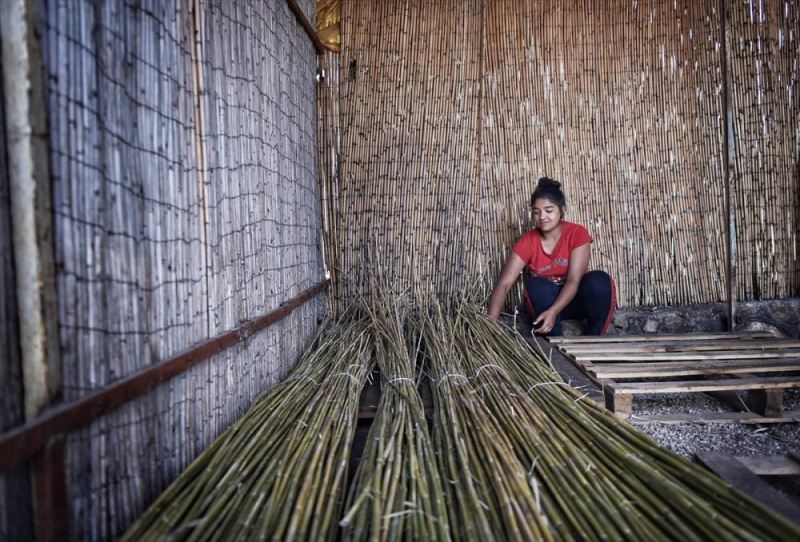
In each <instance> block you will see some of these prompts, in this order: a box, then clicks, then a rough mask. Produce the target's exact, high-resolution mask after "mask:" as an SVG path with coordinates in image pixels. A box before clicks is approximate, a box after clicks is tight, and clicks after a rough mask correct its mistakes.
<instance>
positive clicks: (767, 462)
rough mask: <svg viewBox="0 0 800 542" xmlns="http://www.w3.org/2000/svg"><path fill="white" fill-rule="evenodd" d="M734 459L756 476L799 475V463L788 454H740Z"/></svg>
mask: <svg viewBox="0 0 800 542" xmlns="http://www.w3.org/2000/svg"><path fill="white" fill-rule="evenodd" d="M798 414H800V413H798ZM736 460H737V461H738V462H739V463H741V464H742V465H744V466H745V467H747V469H748V470H749V471H750V472H752V473H753V474H756V475H758V476H798V475H800V463H798V462H797V461H795V460H794V459H792V458H791V457H789V456H788V455H742V456H736Z"/></svg>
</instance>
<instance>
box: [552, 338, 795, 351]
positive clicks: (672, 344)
mask: <svg viewBox="0 0 800 542" xmlns="http://www.w3.org/2000/svg"><path fill="white" fill-rule="evenodd" d="M560 348H561V349H562V350H563V351H566V352H569V353H570V354H585V353H590V352H604V353H609V354H611V353H620V354H621V353H636V352H679V351H680V352H702V351H711V350H733V349H736V350H776V349H779V348H780V349H787V350H788V349H795V348H796V349H798V350H800V341H796V340H778V339H752V340H751V339H742V340H737V341H709V342H699V341H679V340H673V341H654V342H646V343H613V344H571V345H561V347H560Z"/></svg>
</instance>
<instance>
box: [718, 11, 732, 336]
mask: <svg viewBox="0 0 800 542" xmlns="http://www.w3.org/2000/svg"><path fill="white" fill-rule="evenodd" d="M729 1H730V0H720V21H721V26H722V32H721V36H720V45H721V47H720V55H721V61H722V104H723V108H724V110H725V112H724V115H725V126H724V127H723V128H724V129H723V134H724V139H725V144H724V145H723V156H724V164H723V166H724V170H725V213H726V215H727V219H728V220H727V232H726V233H727V235H726V245H727V249H728V262H727V280H728V331H733V330H734V328H735V327H736V209H735V206H734V205H733V194H732V192H733V176H734V170H735V166H736V162H735V161H736V146H735V141H734V132H733V107H732V105H731V88H730V69H731V68H730V58H729V52H728V51H729V47H728V46H729V45H730V29H729V28H728V27H729V25H728V20H727V19H728V11H729V7H730V6H729Z"/></svg>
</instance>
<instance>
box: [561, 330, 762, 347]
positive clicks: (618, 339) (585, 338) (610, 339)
mask: <svg viewBox="0 0 800 542" xmlns="http://www.w3.org/2000/svg"><path fill="white" fill-rule="evenodd" d="M775 337H776V336H775V335H774V334H773V333H769V332H768V331H737V332H733V333H730V332H720V333H665V334H663V335H660V334H659V335H657V334H655V333H654V334H652V335H604V336H602V337H598V336H595V335H591V336H590V335H581V336H578V337H548V338H547V340H548V341H549V342H551V343H552V344H558V345H562V344H563V345H569V344H586V343H597V344H606V343H630V342H648V341H663V340H675V339H677V340H682V341H706V340H709V339H711V340H727V339H758V338H775Z"/></svg>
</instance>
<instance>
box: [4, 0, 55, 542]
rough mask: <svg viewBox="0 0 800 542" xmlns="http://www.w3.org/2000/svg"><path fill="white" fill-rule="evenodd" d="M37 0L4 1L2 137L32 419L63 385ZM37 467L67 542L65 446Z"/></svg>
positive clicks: (47, 522)
mask: <svg viewBox="0 0 800 542" xmlns="http://www.w3.org/2000/svg"><path fill="white" fill-rule="evenodd" d="M38 5H39V3H38V2H37V1H36V0H20V1H17V2H0V51H2V55H3V56H2V63H1V65H2V84H3V92H2V95H3V100H4V104H3V110H4V115H5V123H4V129H5V134H4V139H5V143H6V145H5V147H6V150H7V153H8V186H9V194H10V206H11V213H10V214H11V232H12V238H11V239H12V241H11V242H12V245H13V253H14V275H15V279H16V280H15V282H16V301H17V316H18V321H19V345H20V352H21V358H22V380H23V392H24V409H25V418H26V419H27V420H28V421H30V420H33V419H34V418H35V417H36V416H37V415H38V414H39V413H40V412H41V411H42V410H43V409H44V408H45V407H47V406H48V405H50V404H51V403H52V402H54V401H56V400H57V399H58V397H59V395H60V390H61V360H60V344H59V337H58V318H57V315H58V301H57V296H56V285H55V264H54V258H53V226H52V214H53V209H52V201H51V198H50V190H51V184H50V183H51V179H50V167H49V162H50V149H49V134H48V123H47V113H46V112H47V108H46V107H45V98H44V88H45V82H44V80H43V75H44V69H43V68H42V51H41V36H42V29H41V28H40V25H41V21H42V18H41V17H40V14H39V13H38V11H39V8H38ZM0 152H2V150H0ZM4 362H5V361H4ZM51 452H52V453H51ZM33 467H34V468H33V472H32V481H33V483H32V486H33V510H34V517H36V518H37V519H36V522H35V523H36V525H35V530H36V539H37V540H45V541H46V540H63V539H65V538H66V535H67V532H68V524H67V508H66V499H65V494H66V490H64V491H63V492H62V491H61V490H60V489H59V488H65V487H66V482H65V479H64V471H65V463H64V449H63V444H59V445H58V447H57V448H53V449H52V450H51V449H50V448H48V451H46V452H44V453H43V454H41V456H40V457H39V458H38V459H37V460H36V461H35V462H34V465H33ZM54 488H55V489H54ZM26 497H27V496H25V495H20V496H19V498H21V499H23V498H26Z"/></svg>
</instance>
